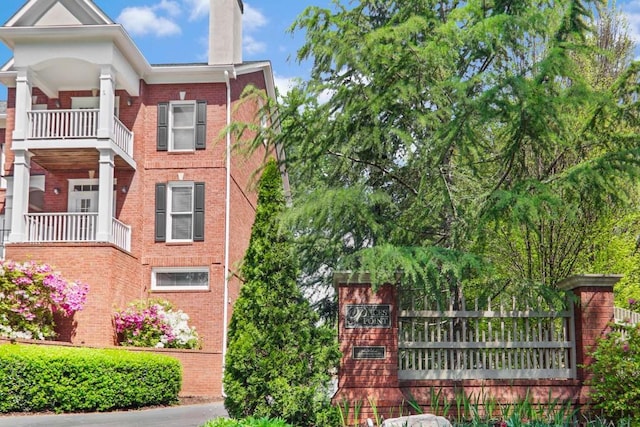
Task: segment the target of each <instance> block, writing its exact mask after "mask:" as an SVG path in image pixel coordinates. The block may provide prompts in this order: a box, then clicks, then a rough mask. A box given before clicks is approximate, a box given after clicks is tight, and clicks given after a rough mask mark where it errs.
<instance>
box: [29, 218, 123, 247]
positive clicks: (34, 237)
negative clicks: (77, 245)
mask: <svg viewBox="0 0 640 427" xmlns="http://www.w3.org/2000/svg"><path fill="white" fill-rule="evenodd" d="M97 221H98V214H97V213H94V212H91V213H73V212H61V213H29V214H27V215H25V223H26V225H27V233H26V235H27V238H28V240H29V242H32V243H41V242H95V241H97V240H96V232H97ZM110 242H111V243H113V244H114V245H116V246H118V247H119V248H121V249H124V250H126V251H131V227H130V226H128V225H126V224H124V223H122V222H121V221H119V220H117V219H115V218H113V223H112V236H111V240H110Z"/></svg>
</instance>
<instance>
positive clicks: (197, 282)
mask: <svg viewBox="0 0 640 427" xmlns="http://www.w3.org/2000/svg"><path fill="white" fill-rule="evenodd" d="M151 289H152V290H155V291H164V290H171V291H188V290H203V289H209V269H208V268H207V267H170V268H154V269H153V270H152V272H151Z"/></svg>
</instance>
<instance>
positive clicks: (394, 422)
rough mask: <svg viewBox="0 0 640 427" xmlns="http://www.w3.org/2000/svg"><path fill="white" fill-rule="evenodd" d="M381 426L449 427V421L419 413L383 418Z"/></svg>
mask: <svg viewBox="0 0 640 427" xmlns="http://www.w3.org/2000/svg"><path fill="white" fill-rule="evenodd" d="M382 427H451V423H450V422H449V420H447V419H446V418H444V417H439V416H436V415H431V414H421V415H410V416H408V417H399V418H389V419H388V420H384V422H383V423H382Z"/></svg>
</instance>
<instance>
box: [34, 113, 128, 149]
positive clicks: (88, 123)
mask: <svg viewBox="0 0 640 427" xmlns="http://www.w3.org/2000/svg"><path fill="white" fill-rule="evenodd" d="M99 115H100V110H97V109H87V110H35V111H28V112H27V119H28V133H27V138H28V139H82V138H97V137H98V123H99ZM111 139H112V141H113V143H114V144H115V145H117V146H118V147H120V148H121V149H122V150H123V151H124V152H125V153H127V154H128V155H129V156H131V157H133V132H131V131H130V130H129V129H127V128H126V126H125V125H124V124H122V122H121V121H120V120H119V119H118V118H117V117H115V116H114V117H113V134H112V135H111Z"/></svg>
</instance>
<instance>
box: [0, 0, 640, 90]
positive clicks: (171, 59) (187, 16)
mask: <svg viewBox="0 0 640 427" xmlns="http://www.w3.org/2000/svg"><path fill="white" fill-rule="evenodd" d="M25 2H26V0H0V3H1V5H2V6H1V7H0V23H5V22H6V21H7V20H8V19H9V18H10V17H11V15H13V13H15V11H17V10H18V9H19V8H20V7H21V6H22V5H23V4H24V3H25ZM94 2H95V3H96V4H97V5H98V6H99V7H100V8H101V9H102V10H103V11H104V12H105V13H106V14H107V15H109V16H110V17H111V18H112V19H114V20H115V21H116V22H119V23H121V24H123V25H124V26H125V28H126V29H127V31H128V32H129V34H130V35H131V37H132V38H133V39H134V41H135V42H136V44H137V45H138V48H139V49H140V50H141V51H142V52H143V54H144V55H145V56H146V58H147V60H148V61H149V62H150V63H152V64H164V63H185V62H206V59H207V43H208V41H207V40H208V39H207V35H208V23H209V20H208V12H209V10H208V7H209V0H94ZM342 3H345V4H346V3H349V0H342ZM244 4H245V14H244V17H243V19H244V59H245V60H265V59H268V60H270V61H271V62H272V64H273V69H274V74H275V78H276V84H277V85H278V86H279V87H280V88H281V89H286V87H287V83H288V82H289V81H290V79H293V78H296V77H300V78H305V77H306V76H308V74H309V64H302V65H299V64H297V63H296V61H295V55H296V51H297V49H298V48H299V47H300V46H301V45H302V42H303V35H302V34H300V33H298V34H296V35H295V36H292V35H291V34H288V33H287V32H286V30H287V28H288V27H289V26H290V25H291V23H292V22H293V21H294V19H295V17H296V16H298V14H300V12H302V11H303V10H304V9H305V8H306V7H307V6H309V5H316V6H321V7H329V6H330V5H331V0H245V1H244ZM618 5H620V7H621V9H622V10H623V11H624V13H625V15H626V16H627V20H628V22H629V27H630V28H629V30H630V34H631V35H632V37H633V38H634V39H635V40H636V41H637V42H640V0H626V1H618ZM10 57H11V52H10V51H9V50H8V49H7V48H6V46H4V44H2V43H0V63H2V64H4V63H5V62H6V61H7V60H8V59H10ZM2 99H6V89H5V88H4V87H3V86H1V85H0V100H2Z"/></svg>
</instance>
